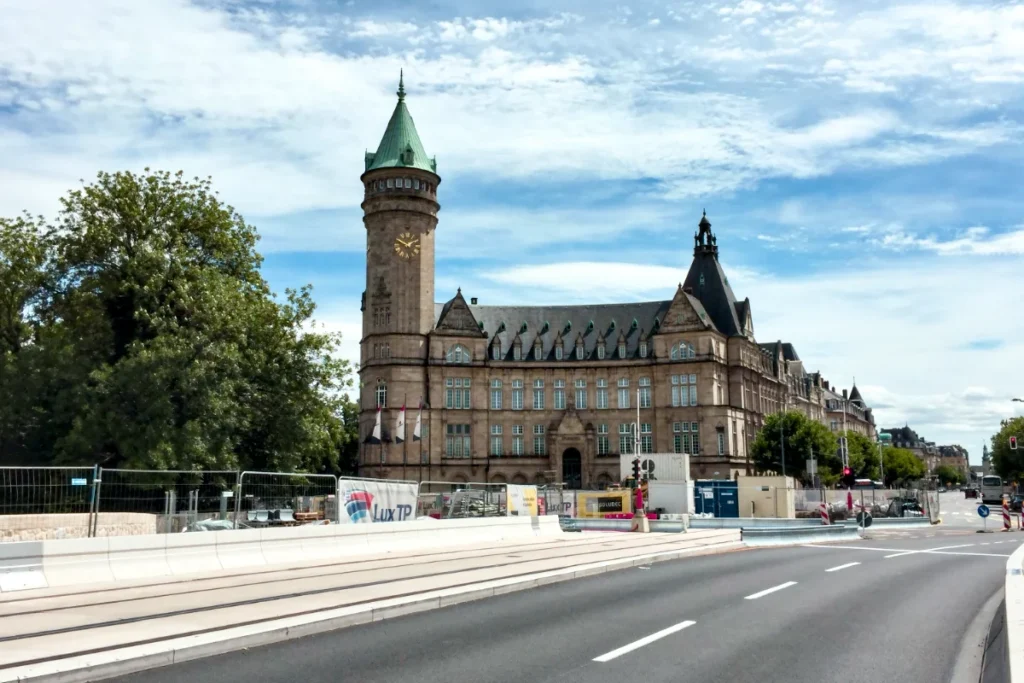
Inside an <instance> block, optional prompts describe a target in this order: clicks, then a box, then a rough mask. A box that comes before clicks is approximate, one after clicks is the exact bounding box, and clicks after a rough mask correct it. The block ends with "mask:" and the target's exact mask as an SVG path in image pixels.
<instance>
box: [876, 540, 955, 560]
mask: <svg viewBox="0 0 1024 683" xmlns="http://www.w3.org/2000/svg"><path fill="white" fill-rule="evenodd" d="M973 545H974V544H973V543H964V544H963V545H942V546H939V547H938V548H926V549H924V550H904V551H901V552H897V553H893V554H892V555H886V556H885V557H883V558H882V559H883V560H888V559H889V558H891V557H903V556H904V555H922V554H927V553H937V552H938V551H940V550H952V549H954V548H970V547H971V546H973Z"/></svg>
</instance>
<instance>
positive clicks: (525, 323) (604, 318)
mask: <svg viewBox="0 0 1024 683" xmlns="http://www.w3.org/2000/svg"><path fill="white" fill-rule="evenodd" d="M456 296H459V295H456ZM452 301H455V300H454V299H453V300H452ZM671 303H672V302H671V301H646V302H641V303H630V304H595V305H585V304H584V305H578V306H474V305H469V310H470V312H472V314H473V317H475V318H476V320H477V321H478V323H480V324H481V329H482V330H483V331H484V332H486V333H487V336H488V337H489V338H490V340H493V339H495V338H497V339H499V340H500V341H501V350H502V356H501V357H502V358H507V359H511V358H512V353H513V342H514V341H515V339H516V336H519V338H520V341H521V343H522V349H523V359H524V360H536V358H535V356H534V342H535V341H536V339H537V337H538V335H539V336H540V339H541V343H542V351H541V358H542V359H544V360H547V359H550V360H554V358H555V351H554V349H555V340H556V339H557V338H558V336H559V333H561V338H562V344H563V347H564V349H565V355H564V356H563V360H565V361H570V360H576V355H575V348H576V340H577V338H579V337H580V335H581V334H582V339H583V348H584V360H594V359H596V358H597V352H596V348H597V344H598V340H599V339H601V336H602V334H603V335H604V342H605V354H606V355H605V360H611V359H615V358H618V357H619V356H618V348H617V347H618V342H619V339H620V335H625V341H626V358H637V357H638V351H639V346H640V341H641V338H643V339H646V338H647V337H649V336H650V335H651V334H652V332H654V331H657V328H658V325H659V324H660V321H662V320H664V318H665V312H666V311H668V309H669V306H670V305H671ZM698 304H699V302H698ZM451 305H452V302H447V303H444V304H434V312H435V315H436V316H437V320H438V321H440V320H441V318H442V315H443V314H444V313H445V312H446V311H447V310H448V309H450V308H451ZM699 310H700V309H698V312H699ZM634 321H635V326H634ZM649 353H650V354H651V355H653V350H649ZM488 357H490V355H489V354H488Z"/></svg>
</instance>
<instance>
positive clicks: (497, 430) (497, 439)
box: [491, 425, 504, 458]
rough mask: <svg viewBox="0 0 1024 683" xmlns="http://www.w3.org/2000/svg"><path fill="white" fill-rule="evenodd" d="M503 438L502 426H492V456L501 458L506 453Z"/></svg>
mask: <svg viewBox="0 0 1024 683" xmlns="http://www.w3.org/2000/svg"><path fill="white" fill-rule="evenodd" d="M502 442H503V439H502V436H501V425H491V455H493V456H495V457H497V458H500V457H501V456H502V455H504V453H503V452H502V447H503V446H504V443H502Z"/></svg>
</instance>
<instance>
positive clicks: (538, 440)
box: [533, 425, 547, 455]
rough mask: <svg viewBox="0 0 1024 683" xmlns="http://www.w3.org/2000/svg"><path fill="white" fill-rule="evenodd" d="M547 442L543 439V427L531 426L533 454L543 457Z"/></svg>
mask: <svg viewBox="0 0 1024 683" xmlns="http://www.w3.org/2000/svg"><path fill="white" fill-rule="evenodd" d="M546 453H547V442H546V441H545V439H544V425H533V454H534V455H545V454H546Z"/></svg>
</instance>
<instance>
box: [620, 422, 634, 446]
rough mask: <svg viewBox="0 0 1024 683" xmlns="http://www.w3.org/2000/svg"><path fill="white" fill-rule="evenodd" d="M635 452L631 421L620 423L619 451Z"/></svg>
mask: <svg viewBox="0 0 1024 683" xmlns="http://www.w3.org/2000/svg"><path fill="white" fill-rule="evenodd" d="M632 452H633V425H632V423H630V422H623V423H622V424H620V425H619V453H625V454H629V453H632Z"/></svg>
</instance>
